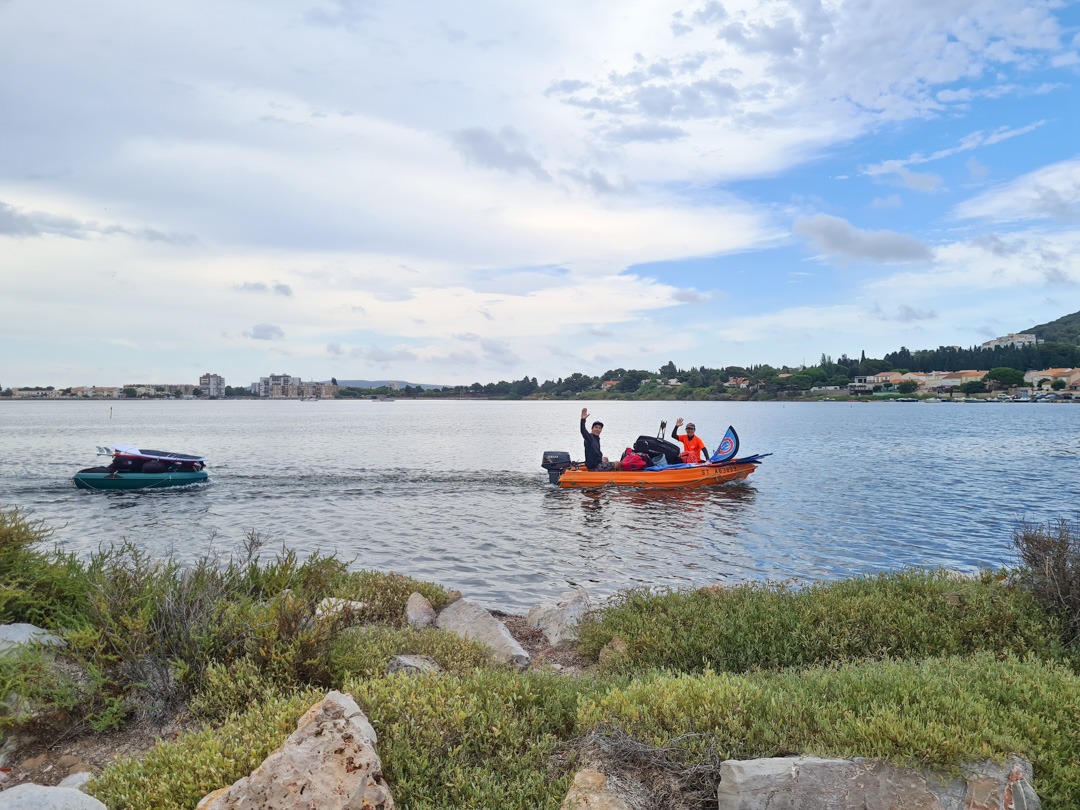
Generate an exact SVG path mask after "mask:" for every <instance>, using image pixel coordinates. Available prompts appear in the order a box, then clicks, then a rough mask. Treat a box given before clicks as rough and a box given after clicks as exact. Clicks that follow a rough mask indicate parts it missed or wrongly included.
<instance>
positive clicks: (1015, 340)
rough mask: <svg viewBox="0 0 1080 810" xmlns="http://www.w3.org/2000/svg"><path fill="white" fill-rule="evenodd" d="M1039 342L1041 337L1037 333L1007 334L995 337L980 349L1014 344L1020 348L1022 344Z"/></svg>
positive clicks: (1028, 344)
mask: <svg viewBox="0 0 1080 810" xmlns="http://www.w3.org/2000/svg"><path fill="white" fill-rule="evenodd" d="M1038 342H1039V338H1038V337H1037V336H1036V335H1029V334H1026V333H1025V334H1022V335H1011V334H1010V335H1005V337H999V338H994V339H993V340H988V341H986V343H983V344H982V345H981V346H980V347H979V348H980V349H995V348H997V347H998V346H1012V347H1013V348H1016V349H1019V348H1020V347H1021V346H1035V345H1037V344H1038Z"/></svg>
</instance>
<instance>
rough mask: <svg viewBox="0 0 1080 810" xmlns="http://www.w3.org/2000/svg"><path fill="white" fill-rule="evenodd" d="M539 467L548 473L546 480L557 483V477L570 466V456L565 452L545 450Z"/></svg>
mask: <svg viewBox="0 0 1080 810" xmlns="http://www.w3.org/2000/svg"><path fill="white" fill-rule="evenodd" d="M540 466H541V467H543V468H544V469H545V470H547V471H548V480H549V481H550V482H551V483H553V484H557V483H559V476H560V475H562V474H563V472H565V471H566V469H567V468H568V467H569V466H570V454H569V453H567V452H566V451H565V450H545V451H544V460H543V461H542V462H541V463H540Z"/></svg>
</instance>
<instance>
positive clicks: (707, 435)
mask: <svg viewBox="0 0 1080 810" xmlns="http://www.w3.org/2000/svg"><path fill="white" fill-rule="evenodd" d="M582 404H583V403H580V402H578V403H574V402H558V403H541V402H457V401H450V402H409V401H404V400H399V401H397V402H383V403H377V402H368V401H360V402H356V401H340V402H338V401H319V402H314V401H309V402H298V401H283V402H225V401H215V402H198V401H176V402H149V401H146V402H139V401H131V402H128V401H117V402H112V403H109V402H7V403H3V404H0V442H2V444H0V447H2V448H3V451H2V456H0V482H2V483H0V506H3V507H12V506H17V507H19V508H20V509H21V510H23V511H24V512H25V513H29V514H30V515H31V516H32V517H34V518H40V519H43V520H45V522H46V523H47V524H49V525H50V526H52V527H54V529H55V532H54V535H53V541H54V542H56V543H58V544H59V545H61V546H62V547H63V548H65V549H67V550H70V551H75V552H77V553H79V554H83V555H86V554H89V553H90V552H92V551H93V550H95V549H96V548H98V546H99V545H101V544H108V543H110V542H114V541H118V540H120V539H128V540H132V541H135V542H137V543H139V544H140V545H142V546H145V547H146V548H147V549H150V550H152V551H155V552H164V551H166V550H170V549H171V550H173V551H174V552H175V553H177V554H178V555H179V556H182V557H186V558H191V557H194V556H197V555H198V554H200V553H202V552H204V551H205V550H206V549H207V548H208V547H210V546H211V545H212V546H213V547H214V548H215V549H217V550H219V551H224V552H228V551H231V550H233V549H235V548H236V547H237V546H238V544H239V542H240V541H241V539H242V538H243V536H244V534H245V532H246V531H248V530H250V529H255V530H257V531H258V532H259V533H260V534H261V535H263V536H264V537H268V538H270V539H271V540H273V541H274V543H276V544H278V545H280V544H281V543H285V544H287V545H289V546H292V547H294V548H296V549H298V550H300V551H301V552H304V553H310V552H314V551H321V552H324V553H330V552H334V553H336V554H337V555H338V556H339V557H341V558H344V559H347V560H350V561H352V565H353V567H355V568H375V569H383V570H395V571H400V572H402V573H405V574H409V575H411V576H415V577H418V578H420V579H428V580H432V581H435V582H439V583H440V584H442V585H445V586H446V587H450V588H458V589H460V590H461V591H463V592H464V593H465V594H466V595H468V596H470V597H473V598H476V599H479V600H480V601H482V602H483V603H484V604H486V605H487V606H488V607H491V608H499V609H503V610H512V611H521V610H524V609H527V608H528V607H529V606H531V605H533V604H535V603H536V602H537V601H539V600H540V599H542V598H544V597H548V596H551V595H555V594H558V593H561V592H562V591H564V590H567V589H568V588H570V587H577V586H582V587H586V588H588V589H589V590H590V592H592V593H593V594H595V595H596V596H604V595H608V594H611V593H613V592H615V591H617V590H620V589H622V588H626V587H630V586H635V585H662V586H672V587H686V586H695V585H702V584H709V583H714V582H737V581H746V580H762V579H772V580H780V579H789V578H797V579H800V580H816V579H827V578H835V577H841V576H845V575H849V574H853V573H864V572H872V571H882V570H893V569H897V568H900V567H904V566H947V567H949V568H954V569H959V570H963V571H974V570H977V569H979V568H981V567H993V566H999V565H1002V564H1008V563H1010V562H1012V560H1013V557H1012V546H1011V533H1012V530H1013V527H1014V526H1015V525H1016V523H1017V521H1019V520H1021V519H1029V520H1038V521H1045V520H1052V519H1056V518H1058V517H1068V518H1070V519H1075V518H1076V517H1077V510H1078V507H1077V504H1078V503H1080V498H1078V491H1077V490H1078V475H1077V474H1078V472H1080V440H1078V431H1077V428H1078V425H1080V406H1077V405H1051V404H1038V405H1033V404H1032V405H1020V404H952V403H942V404H922V403H919V404H916V403H889V404H885V403H871V404H866V403H860V404H847V403H805V404H781V403H720V402H708V403H634V402H596V403H584V404H587V405H588V406H589V409H590V411H591V414H592V416H591V417H590V421H591V419H592V418H599V419H601V420H603V421H604V423H605V425H606V427H605V429H604V435H603V446H604V450H605V452H606V453H608V454H609V455H611V456H617V455H619V454H620V453H621V450H622V449H623V448H624V447H625V446H627V445H630V444H632V443H633V440H634V438H635V437H636V436H637V435H638V434H645V433H655V432H656V430H657V428H658V426H659V423H660V420H661V419H665V420H667V421H668V424H669V426H670V425H673V424H674V422H675V419H676V417H678V416H682V417H684V418H685V419H687V420H689V421H693V422H695V423H696V424H697V426H698V430H699V433H700V434H701V436H702V438H704V439H705V440H706V442H707V443H708V444H709V446H710V447H712V446H714V445H715V444H716V443H717V442H718V441H719V439H720V437H721V436H722V434H723V431H724V429H725V428H726V427H727V425H728V424H733V425H734V426H735V428H736V430H738V431H739V435H740V437H741V439H742V445H741V448H740V455H746V454H750V453H768V452H771V453H773V454H774V455H772V456H771V457H769V458H767V459H766V460H765V462H764V463H763V464H762V466H761V467H760V468H759V469H758V471H757V472H756V473H754V475H753V476H751V478H750V479H749V481H748V483H746V484H740V485H732V486H728V487H722V488H718V489H714V490H711V491H686V492H641V491H618V490H604V491H596V492H583V491H561V490H558V489H553V488H552V487H551V486H550V485H548V483H547V475H546V473H545V472H544V471H543V470H542V469H541V468H540V459H541V455H542V453H543V451H545V450H569V451H570V452H571V455H572V457H573V458H581V457H582V456H583V452H582V442H581V438H580V436H579V435H578V418H579V416H580V410H581V407H582ZM669 429H670V427H669ZM112 443H119V444H131V445H135V446H139V447H153V448H157V449H164V450H176V451H180V452H195V453H203V454H206V455H208V456H209V457H210V465H209V467H208V469H209V471H210V473H211V483H210V484H209V485H208V486H205V487H199V488H195V489H192V490H186V491H185V490H180V491H161V492H139V493H101V492H88V491H83V490H77V489H75V488H74V486H73V485H72V483H71V475H72V473H74V472H75V471H77V470H78V469H81V468H83V467H89V466H92V465H94V464H96V463H98V460H97V458H96V457H95V455H94V448H95V447H96V446H97V445H103V444H112Z"/></svg>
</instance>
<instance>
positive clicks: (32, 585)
mask: <svg viewBox="0 0 1080 810" xmlns="http://www.w3.org/2000/svg"><path fill="white" fill-rule="evenodd" d="M50 534H51V530H50V529H48V528H47V527H46V526H45V525H44V524H43V523H42V522H40V521H37V522H35V521H31V520H29V519H27V518H25V517H23V515H22V514H21V513H20V512H19V510H18V509H12V510H4V509H0V624H9V623H12V622H29V623H30V624H34V625H37V626H39V627H44V628H48V629H50V630H56V629H58V628H60V627H63V626H64V625H66V624H69V623H71V622H72V621H73V620H74V619H73V617H75V616H77V615H78V613H79V612H80V609H81V604H82V597H83V593H84V583H83V582H82V581H81V580H82V577H81V574H82V570H81V568H80V566H79V564H78V561H77V560H76V558H75V557H74V556H73V555H68V554H61V553H58V552H54V553H48V552H46V551H45V550H43V549H41V548H40V546H41V544H42V543H44V542H45V541H46V540H47V539H48V538H49V535H50Z"/></svg>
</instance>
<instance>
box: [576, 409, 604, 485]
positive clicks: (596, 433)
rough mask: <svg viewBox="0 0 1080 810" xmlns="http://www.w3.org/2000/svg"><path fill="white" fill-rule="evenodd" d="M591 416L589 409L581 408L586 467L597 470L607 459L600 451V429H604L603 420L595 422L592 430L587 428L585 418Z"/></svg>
mask: <svg viewBox="0 0 1080 810" xmlns="http://www.w3.org/2000/svg"><path fill="white" fill-rule="evenodd" d="M588 418H589V409H588V408H582V409H581V438H583V439H584V440H585V467H586V468H587V469H590V470H595V469H597V468H598V467H600V466H601V465H602V464H603V463H604V462H606V461H607V459H606V458H604V454H603V453H601V452H600V431H601V430H603V429H604V423H603V422H593V423H592V430H586V429H585V420H586V419H588Z"/></svg>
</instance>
